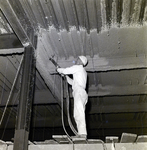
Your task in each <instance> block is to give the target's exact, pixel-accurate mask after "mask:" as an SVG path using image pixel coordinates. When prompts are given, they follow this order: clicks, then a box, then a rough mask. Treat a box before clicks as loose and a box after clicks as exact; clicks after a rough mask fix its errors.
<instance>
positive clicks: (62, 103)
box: [61, 77, 71, 139]
mask: <svg viewBox="0 0 147 150" xmlns="http://www.w3.org/2000/svg"><path fill="white" fill-rule="evenodd" d="M61 116H62V126H63V129H64V132H65V134H66V135H67V136H68V138H69V139H71V138H70V136H69V134H68V133H67V131H66V129H65V124H64V117H63V79H62V77H61Z"/></svg>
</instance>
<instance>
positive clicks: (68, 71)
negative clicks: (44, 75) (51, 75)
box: [57, 65, 79, 75]
mask: <svg viewBox="0 0 147 150" xmlns="http://www.w3.org/2000/svg"><path fill="white" fill-rule="evenodd" d="M77 71H79V66H77V65H74V66H71V67H67V68H57V72H59V73H60V74H65V75H67V74H74V73H76V72H77Z"/></svg>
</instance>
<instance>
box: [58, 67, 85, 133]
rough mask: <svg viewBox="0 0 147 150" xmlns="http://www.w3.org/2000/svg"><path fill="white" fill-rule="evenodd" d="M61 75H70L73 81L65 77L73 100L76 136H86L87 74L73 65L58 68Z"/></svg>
mask: <svg viewBox="0 0 147 150" xmlns="http://www.w3.org/2000/svg"><path fill="white" fill-rule="evenodd" d="M57 71H58V72H59V73H61V74H65V75H68V74H72V75H73V79H71V78H70V77H68V76H66V78H67V82H68V83H69V84H70V85H72V89H73V98H74V119H75V122H76V124H77V129H78V134H79V135H82V134H84V135H87V130H86V122H85V105H86V103H87V100H88V95H87V93H86V91H85V88H86V82H87V72H86V71H85V69H84V67H83V66H82V65H74V66H71V67H68V68H58V70H57Z"/></svg>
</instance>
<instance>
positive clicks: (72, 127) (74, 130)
mask: <svg viewBox="0 0 147 150" xmlns="http://www.w3.org/2000/svg"><path fill="white" fill-rule="evenodd" d="M64 80H65V90H66V105H67V117H68V123H69V126H70V128H71V130H72V131H73V133H74V134H75V135H78V132H77V131H76V129H75V128H74V126H73V124H72V122H71V119H70V113H69V92H68V83H67V81H66V77H64Z"/></svg>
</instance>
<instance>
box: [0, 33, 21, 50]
mask: <svg viewBox="0 0 147 150" xmlns="http://www.w3.org/2000/svg"><path fill="white" fill-rule="evenodd" d="M22 47H23V46H22V44H21V42H20V41H19V40H18V37H17V36H16V35H15V34H13V33H12V34H1V35H0V51H1V49H11V48H22Z"/></svg>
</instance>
